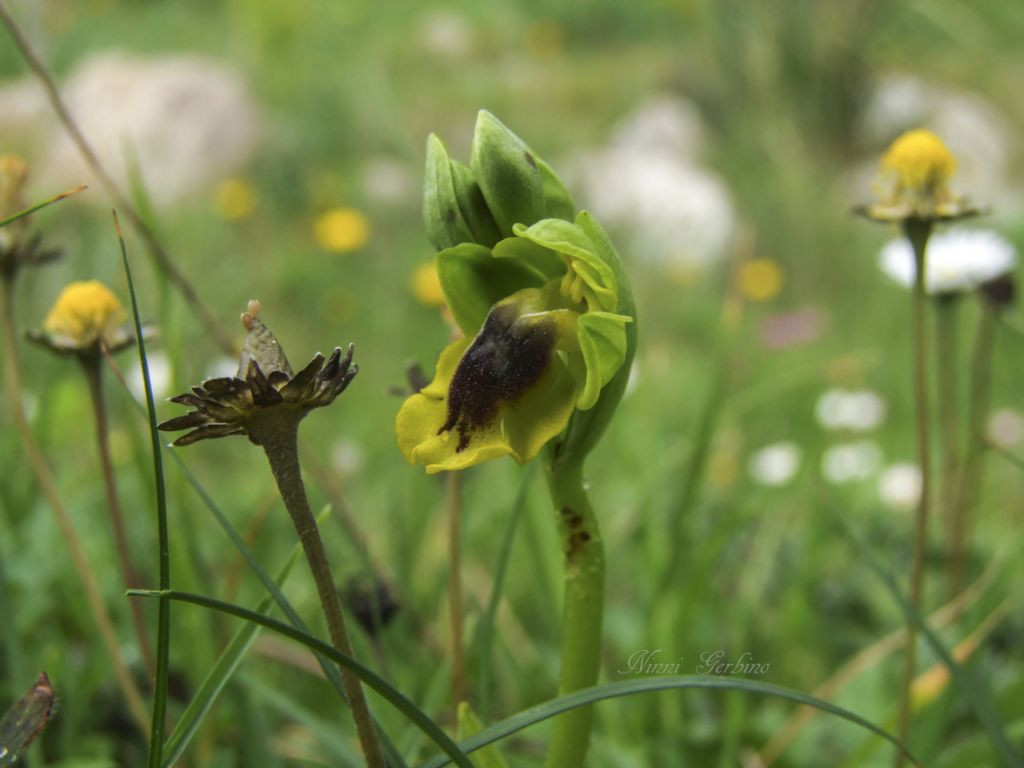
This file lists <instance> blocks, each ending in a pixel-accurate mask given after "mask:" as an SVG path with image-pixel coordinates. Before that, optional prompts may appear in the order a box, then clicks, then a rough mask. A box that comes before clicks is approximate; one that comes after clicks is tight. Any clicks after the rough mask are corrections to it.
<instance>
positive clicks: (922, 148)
mask: <svg viewBox="0 0 1024 768" xmlns="http://www.w3.org/2000/svg"><path fill="white" fill-rule="evenodd" d="M955 171H956V159H955V158H954V157H953V153H952V152H950V151H949V149H948V148H947V147H946V145H945V144H943V143H942V139H940V138H939V137H938V136H936V135H935V134H934V133H932V132H931V131H927V130H924V129H917V130H913V131H907V132H906V133H904V134H903V135H902V136H900V137H899V138H897V139H896V141H894V142H893V143H892V144H891V145H890V146H889V149H888V150H886V152H885V154H884V155H882V173H883V174H887V175H890V177H891V179H892V181H893V182H895V188H894V190H893V191H894V194H895V195H896V196H899V195H900V194H902V193H909V194H911V195H928V196H931V197H933V198H935V199H936V200H939V199H940V198H944V197H948V196H949V191H948V189H947V187H946V185H947V183H948V182H949V180H950V179H951V178H952V177H953V173H954V172H955Z"/></svg>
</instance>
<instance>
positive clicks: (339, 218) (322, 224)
mask: <svg viewBox="0 0 1024 768" xmlns="http://www.w3.org/2000/svg"><path fill="white" fill-rule="evenodd" d="M314 235H315V236H316V242H317V245H319V246H320V247H321V248H323V249H324V250H325V251H335V252H337V253H345V252H346V251H355V250H358V249H359V248H362V247H363V246H364V245H366V243H367V242H368V241H369V239H370V220H369V219H367V218H366V216H365V215H364V214H363V213H362V212H361V211H357V210H356V209H355V208H332V209H331V210H329V211H327V212H326V213H324V214H322V215H321V216H320V217H319V218H317V220H316V222H315V224H314Z"/></svg>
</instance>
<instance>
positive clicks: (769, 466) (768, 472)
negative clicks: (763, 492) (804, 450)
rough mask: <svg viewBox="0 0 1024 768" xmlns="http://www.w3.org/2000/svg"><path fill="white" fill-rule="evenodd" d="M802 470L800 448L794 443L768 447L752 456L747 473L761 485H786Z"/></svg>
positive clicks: (782, 443) (781, 443)
mask: <svg viewBox="0 0 1024 768" xmlns="http://www.w3.org/2000/svg"><path fill="white" fill-rule="evenodd" d="M799 469H800V447H799V446H798V445H797V444H796V443H792V442H779V443H772V444H771V445H766V446H765V447H764V448H761V449H760V450H758V451H756V452H755V453H753V454H752V455H751V456H750V459H749V460H748V462H747V471H748V472H749V473H750V476H751V477H752V478H754V480H755V481H757V482H758V483H760V484H761V485H771V486H780V485H785V484H786V483H788V482H789V481H790V480H792V479H793V476H794V475H796V473H797V470H799Z"/></svg>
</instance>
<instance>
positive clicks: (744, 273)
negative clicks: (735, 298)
mask: <svg viewBox="0 0 1024 768" xmlns="http://www.w3.org/2000/svg"><path fill="white" fill-rule="evenodd" d="M737 280H738V282H739V289H740V293H742V294H743V296H744V298H746V299H748V300H750V301H769V300H770V299H774V298H775V297H776V296H778V295H779V291H781V290H782V282H783V277H782V267H781V266H779V264H778V262H776V261H773V260H772V259H751V260H750V261H747V262H744V263H743V265H741V266H740V269H739V274H738V275H737Z"/></svg>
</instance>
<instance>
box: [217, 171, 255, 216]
mask: <svg viewBox="0 0 1024 768" xmlns="http://www.w3.org/2000/svg"><path fill="white" fill-rule="evenodd" d="M213 194H214V198H213V207H214V210H215V211H216V212H217V215H218V216H220V217H221V218H222V219H228V220H229V221H237V220H239V219H244V218H247V217H248V216H249V215H250V214H252V212H253V211H254V210H256V203H257V202H258V196H257V194H256V189H255V187H253V185H252V184H251V183H250V182H248V181H247V180H246V179H241V178H231V179H224V181H222V182H221V183H220V184H218V185H217V188H216V189H215V190H214V193H213Z"/></svg>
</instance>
